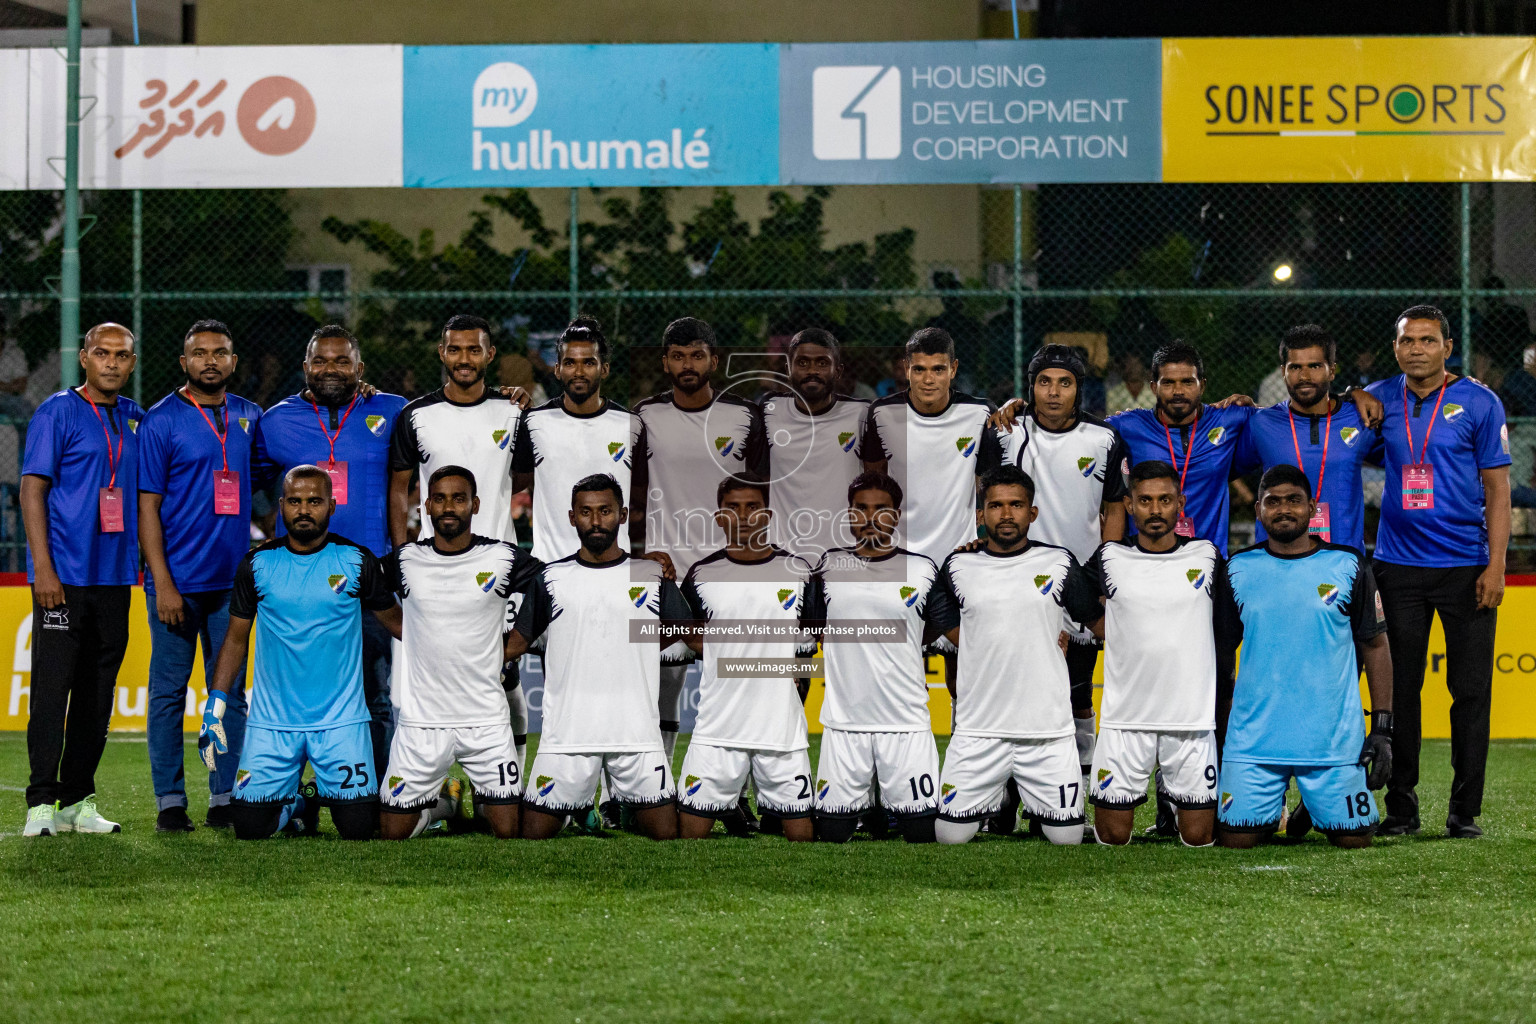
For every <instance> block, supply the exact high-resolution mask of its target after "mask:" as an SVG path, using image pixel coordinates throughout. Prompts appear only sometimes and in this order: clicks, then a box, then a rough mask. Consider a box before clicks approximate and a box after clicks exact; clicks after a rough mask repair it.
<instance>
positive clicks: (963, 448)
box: [955, 437, 976, 459]
mask: <svg viewBox="0 0 1536 1024" xmlns="http://www.w3.org/2000/svg"><path fill="white" fill-rule="evenodd" d="M955 447H956V448H957V449H959V451H960V457H961V458H962V459H968V458H970V457H971V455H972V454H973V453H974V452H975V451H976V439H975V438H974V437H961V438H957V439H956V440H955Z"/></svg>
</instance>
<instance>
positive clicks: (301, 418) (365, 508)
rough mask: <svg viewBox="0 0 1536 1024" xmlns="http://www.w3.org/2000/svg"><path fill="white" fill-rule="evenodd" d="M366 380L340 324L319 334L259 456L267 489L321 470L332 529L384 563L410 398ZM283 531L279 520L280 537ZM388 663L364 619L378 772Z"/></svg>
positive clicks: (270, 417)
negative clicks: (396, 434)
mask: <svg viewBox="0 0 1536 1024" xmlns="http://www.w3.org/2000/svg"><path fill="white" fill-rule="evenodd" d="M362 380H363V356H362V351H361V349H360V348H359V346H358V343H357V339H356V338H354V337H353V336H352V334H351V333H350V332H349V331H348V330H347V329H346V328H344V327H339V326H336V325H334V324H332V325H329V326H326V327H321V328H320V329H318V330H317V331H315V333H314V335H313V336H311V337H310V339H309V346H308V348H307V349H306V350H305V354H304V381H305V385H306V386H305V388H304V390H303V391H301V392H299V393H298V394H297V395H293V396H291V397H289V398H285V399H283V400H282V401H281V402H278V403H277V404H276V405H274V406H272V407H271V408H270V409H268V410H267V411H266V412H264V413H262V415H261V423H260V424H259V425H258V427H257V429H256V440H255V447H254V454H253V459H254V461H255V472H256V474H257V476H258V478H259V480H258V483H261V484H262V485H263V486H264V485H265V484H266V483H267V482H270V481H272V480H275V479H276V478H278V477H279V476H281V475H282V474H284V473H286V472H287V471H288V470H290V469H292V468H294V467H295V466H305V465H314V466H319V467H320V468H321V469H322V470H324V471H325V472H326V475H328V476H329V477H330V478H331V494H332V496H333V497H334V498H335V499H336V512H335V515H334V516H333V517H332V518H331V522H330V531H331V532H332V533H333V534H336V535H339V536H341V537H344V538H346V539H347V540H350V541H353V542H354V543H356V544H358V545H360V546H361V547H363V548H366V549H367V550H368V551H370V552H372V553H373V555H374V556H375V557H378V558H383V557H384V556H385V555H387V554H389V552H390V542H389V478H390V472H389V452H390V440H391V437H392V434H393V431H394V426H395V417H397V416H398V415H399V414H400V410H401V409H403V408H405V399H404V398H401V397H400V396H399V395H391V394H386V393H384V392H376V391H374V390H373V389H372V388H367V387H365V386H363V384H362ZM285 533H286V529H285V528H284V526H283V525H282V523H281V522H279V524H278V536H283V535H284V534H285ZM389 665H390V636H389V633H388V632H387V631H386V630H385V629H384V627H383V626H382V625H380V624H379V622H378V620H376V619H375V618H374V617H373V616H371V615H368V616H364V618H363V690H364V694H365V696H366V698H367V701H368V711H369V714H370V715H371V716H372V719H373V723H372V726H371V727H370V733H371V736H372V740H373V755H374V766H375V769H376V770H377V771H379V772H382V771H383V770H384V768H385V766H386V765H387V763H388V761H389V742H390V734H391V732H392V731H393V730H392V722H393V708H392V707H391V706H390V700H389Z"/></svg>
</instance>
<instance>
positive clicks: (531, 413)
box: [512, 398, 644, 564]
mask: <svg viewBox="0 0 1536 1024" xmlns="http://www.w3.org/2000/svg"><path fill="white" fill-rule="evenodd" d="M641 430H642V427H641V424H640V418H639V417H638V416H636V415H634V414H633V413H631V412H630V411H629V410H628V409H626V408H624V407H623V406H622V405H617V404H615V403H613V402H610V401H608V400H607V399H604V400H603V407H602V408H601V409H599V410H597V411H596V412H593V413H574V412H569V411H567V410H566V408H565V402H564V399H563V398H556V399H552V400H550V401H548V402H545V403H544V404H543V405H541V406H539V407H537V408H535V409H529V410H528V411H527V412H526V413H524V414H523V418H522V422H521V423H520V424H519V430H518V432H517V440H516V441H515V442H514V443H513V452H512V470H513V472H516V473H532V474H533V557H535V558H537V559H538V560H539V561H541V562H544V563H546V564H547V563H550V562H553V561H555V560H556V559H560V558H564V557H565V556H566V555H572V554H575V553H576V549H577V548H579V547H580V546H581V539H580V538H579V537H577V536H576V528H575V527H574V526H572V525H571V517H570V512H571V488H572V487H574V486H576V484H577V482H579V481H580V480H581V479H582V478H583V477H588V476H591V475H592V474H594V473H607V474H608V475H609V476H612V477H613V478H614V479H615V480H617V481H618V482H619V486H620V487H622V488H623V489H624V503H625V505H626V506H628V505H629V504H630V493H629V482H630V467H631V466H633V465H634V455H635V451H636V449H637V448H639V447H640V445H641V444H643V443H644V439H643V438H642V437H641V436H640V433H641ZM618 543H619V547H620V548H622V549H624V550H625V551H628V550H629V527H628V525H627V524H624V525H620V526H619V538H618Z"/></svg>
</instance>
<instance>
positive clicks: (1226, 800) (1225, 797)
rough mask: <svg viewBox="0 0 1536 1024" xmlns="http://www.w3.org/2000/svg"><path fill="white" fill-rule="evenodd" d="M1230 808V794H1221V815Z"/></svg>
mask: <svg viewBox="0 0 1536 1024" xmlns="http://www.w3.org/2000/svg"><path fill="white" fill-rule="evenodd" d="M1231 806H1232V794H1231V793H1223V794H1221V813H1223V814H1225V813H1227V810H1228V808H1230V807H1231Z"/></svg>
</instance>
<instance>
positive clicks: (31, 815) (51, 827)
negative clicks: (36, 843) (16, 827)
mask: <svg viewBox="0 0 1536 1024" xmlns="http://www.w3.org/2000/svg"><path fill="white" fill-rule="evenodd" d="M56 806H57V805H56V804H38V805H37V806H36V807H28V808H27V827H26V828H24V829H22V832H21V834H22V835H24V836H27V837H29V838H31V837H35V836H52V835H57V834H58V832H59V829H58V826H57V824H56V823H55V822H54V808H55V807H56Z"/></svg>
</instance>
